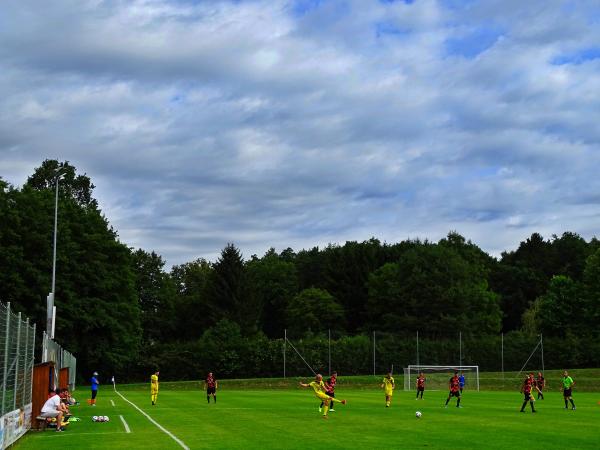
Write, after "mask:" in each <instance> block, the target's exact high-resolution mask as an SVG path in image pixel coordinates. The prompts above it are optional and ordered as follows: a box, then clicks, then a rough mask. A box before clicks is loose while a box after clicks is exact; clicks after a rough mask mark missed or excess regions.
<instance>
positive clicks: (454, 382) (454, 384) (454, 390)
mask: <svg viewBox="0 0 600 450" xmlns="http://www.w3.org/2000/svg"><path fill="white" fill-rule="evenodd" d="M448 387H449V388H450V392H448V398H447V399H446V405H445V407H446V408H447V407H448V402H449V401H450V399H451V398H452V397H456V407H457V408H461V406H460V381H458V371H454V376H453V377H451V378H450V381H449V382H448Z"/></svg>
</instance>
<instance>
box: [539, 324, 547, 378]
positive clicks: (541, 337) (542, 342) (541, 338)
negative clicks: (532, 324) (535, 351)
mask: <svg viewBox="0 0 600 450" xmlns="http://www.w3.org/2000/svg"><path fill="white" fill-rule="evenodd" d="M540 345H541V347H542V373H546V372H545V370H544V337H543V336H542V334H541V333H540Z"/></svg>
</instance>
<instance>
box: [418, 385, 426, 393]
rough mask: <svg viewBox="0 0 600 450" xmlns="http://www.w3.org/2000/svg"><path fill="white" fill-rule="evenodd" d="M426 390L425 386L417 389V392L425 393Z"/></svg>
mask: <svg viewBox="0 0 600 450" xmlns="http://www.w3.org/2000/svg"><path fill="white" fill-rule="evenodd" d="M424 390H425V387H424V386H420V387H418V388H417V392H421V391H424Z"/></svg>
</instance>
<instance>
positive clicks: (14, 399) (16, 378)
mask: <svg viewBox="0 0 600 450" xmlns="http://www.w3.org/2000/svg"><path fill="white" fill-rule="evenodd" d="M20 350H21V312H20V311H19V314H18V315H17V353H16V355H15V390H14V392H13V410H15V409H17V395H18V393H19V351H20Z"/></svg>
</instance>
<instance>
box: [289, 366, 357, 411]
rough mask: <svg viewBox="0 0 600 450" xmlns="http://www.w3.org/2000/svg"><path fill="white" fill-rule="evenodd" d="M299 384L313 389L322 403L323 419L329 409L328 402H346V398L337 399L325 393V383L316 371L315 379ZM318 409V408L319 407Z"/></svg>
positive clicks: (343, 403)
mask: <svg viewBox="0 0 600 450" xmlns="http://www.w3.org/2000/svg"><path fill="white" fill-rule="evenodd" d="M300 386H302V387H305V388H306V387H311V388H313V389H314V391H315V396H316V397H317V398H318V399H319V400H321V402H322V403H323V405H324V406H323V419H327V412H328V411H329V404H330V403H333V402H337V403H341V404H342V405H345V404H346V400H338V399H337V398H333V397H330V396H329V395H327V394H326V393H325V389H326V388H325V383H323V375H321V374H320V373H318V374H317V375H316V376H315V380H314V381H311V382H310V383H303V382H300ZM319 409H320V408H319Z"/></svg>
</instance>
